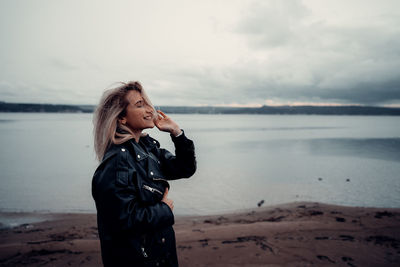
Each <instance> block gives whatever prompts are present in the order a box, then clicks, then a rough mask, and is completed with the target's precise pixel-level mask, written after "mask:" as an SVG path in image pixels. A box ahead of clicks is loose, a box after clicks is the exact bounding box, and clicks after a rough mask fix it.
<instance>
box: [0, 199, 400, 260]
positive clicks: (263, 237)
mask: <svg viewBox="0 0 400 267" xmlns="http://www.w3.org/2000/svg"><path fill="white" fill-rule="evenodd" d="M4 216H11V217H12V216H17V215H12V214H3V217H4ZM26 216H27V217H28V216H31V217H35V216H36V217H41V218H42V219H45V220H46V221H43V222H32V223H25V224H22V225H20V226H17V227H13V228H9V229H2V230H0V266H101V256H100V243H99V240H98V234H97V225H96V215H95V214H47V215H43V214H42V215H40V216H38V214H26ZM174 228H175V232H176V238H177V249H178V257H179V260H180V266H400V209H387V208H362V207H343V206H335V205H326V204H321V203H305V202H302V203H300V202H299V203H290V204H285V205H277V206H270V207H265V208H255V209H252V210H247V211H242V212H239V213H236V214H224V215H218V216H201V217H200V216H197V217H178V218H176V223H175V226H174Z"/></svg>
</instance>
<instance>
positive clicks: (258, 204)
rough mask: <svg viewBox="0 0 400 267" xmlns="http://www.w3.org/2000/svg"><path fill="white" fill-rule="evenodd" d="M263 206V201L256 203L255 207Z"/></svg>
mask: <svg viewBox="0 0 400 267" xmlns="http://www.w3.org/2000/svg"><path fill="white" fill-rule="evenodd" d="M262 204H264V199H263V200H261V201H260V202H258V203H257V206H259V207H261V206H262Z"/></svg>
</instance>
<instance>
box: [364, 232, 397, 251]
mask: <svg viewBox="0 0 400 267" xmlns="http://www.w3.org/2000/svg"><path fill="white" fill-rule="evenodd" d="M365 240H366V241H367V242H374V243H375V245H381V246H385V247H392V248H395V249H397V248H399V247H400V240H398V239H395V238H393V237H390V236H385V235H372V236H369V237H367V238H366V239H365Z"/></svg>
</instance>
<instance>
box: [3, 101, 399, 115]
mask: <svg viewBox="0 0 400 267" xmlns="http://www.w3.org/2000/svg"><path fill="white" fill-rule="evenodd" d="M94 109H95V106H94V105H56V104H25V103H6V102H0V112H60V113H92V112H93V111H94ZM161 109H162V110H163V111H164V112H166V113H175V114H309V115H311V114H318V115H395V116H399V115H400V108H387V107H376V106H262V107H258V108H232V107H212V106H209V107H182V106H162V107H161Z"/></svg>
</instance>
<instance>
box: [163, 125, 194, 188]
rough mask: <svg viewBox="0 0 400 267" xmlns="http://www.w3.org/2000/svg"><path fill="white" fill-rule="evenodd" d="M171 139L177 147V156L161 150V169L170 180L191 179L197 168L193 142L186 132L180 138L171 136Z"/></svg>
mask: <svg viewBox="0 0 400 267" xmlns="http://www.w3.org/2000/svg"><path fill="white" fill-rule="evenodd" d="M182 131H183V130H182ZM171 139H172V142H173V143H174V145H175V156H174V155H173V154H172V153H171V152H169V151H168V150H166V149H160V159H161V167H162V169H163V171H164V173H165V174H166V176H167V177H168V179H170V180H175V179H179V178H189V177H190V176H192V175H193V174H194V173H195V172H196V168H197V166H196V165H197V164H196V156H195V149H194V144H193V141H192V140H190V139H188V138H187V137H186V135H185V133H184V132H183V133H182V134H181V135H180V136H178V137H174V136H172V135H171Z"/></svg>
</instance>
